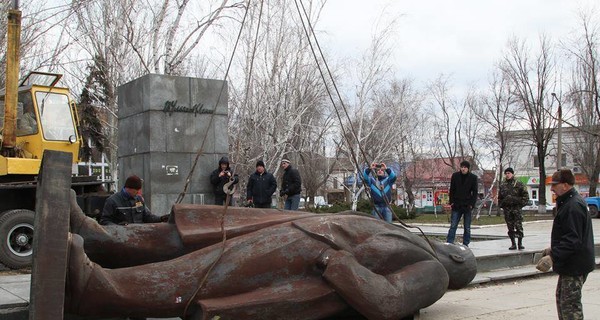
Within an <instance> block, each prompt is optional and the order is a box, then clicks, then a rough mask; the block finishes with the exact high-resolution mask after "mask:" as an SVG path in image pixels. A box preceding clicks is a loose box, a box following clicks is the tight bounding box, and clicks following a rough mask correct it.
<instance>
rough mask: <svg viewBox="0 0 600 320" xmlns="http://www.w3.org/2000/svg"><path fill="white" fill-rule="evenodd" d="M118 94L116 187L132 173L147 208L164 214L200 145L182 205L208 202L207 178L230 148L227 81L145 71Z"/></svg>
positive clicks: (174, 197) (173, 200)
mask: <svg viewBox="0 0 600 320" xmlns="http://www.w3.org/2000/svg"><path fill="white" fill-rule="evenodd" d="M118 94H119V112H118V118H119V124H118V130H119V133H118V137H119V139H118V148H119V149H118V158H119V183H118V186H117V188H118V190H120V189H121V188H122V187H123V183H125V179H126V178H127V176H129V175H132V174H136V175H138V176H139V177H140V178H142V179H144V189H143V193H144V198H145V200H146V204H147V205H148V206H149V207H150V210H151V211H152V212H153V213H154V214H157V215H162V214H166V213H169V212H170V210H171V206H172V205H173V204H174V202H175V200H176V199H177V197H178V195H179V194H180V193H181V192H182V191H183V188H184V185H185V183H186V178H187V176H188V174H189V173H190V170H191V168H192V166H193V164H194V161H195V158H196V154H197V152H198V150H200V149H201V148H202V151H203V152H202V156H201V157H200V158H199V159H198V163H197V165H196V168H195V170H194V175H193V177H192V179H191V181H190V184H189V186H188V190H187V193H186V197H185V199H184V201H183V203H198V204H203V203H204V204H212V203H213V199H214V197H213V193H212V185H211V184H210V182H209V176H210V173H211V172H212V171H213V170H214V169H216V168H217V166H218V161H219V159H220V158H221V156H223V155H227V154H228V151H229V144H228V138H227V121H228V118H227V83H226V82H224V81H220V80H209V79H198V78H188V77H175V76H165V75H156V74H149V75H146V76H143V77H141V78H138V79H136V80H133V81H131V82H129V83H126V84H124V85H122V86H120V87H119V92H118ZM213 113H214V114H213ZM205 136H206V139H205ZM204 140H205V141H204ZM203 141H204V145H202V143H203Z"/></svg>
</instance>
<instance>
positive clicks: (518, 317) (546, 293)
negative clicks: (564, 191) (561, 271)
mask: <svg viewBox="0 0 600 320" xmlns="http://www.w3.org/2000/svg"><path fill="white" fill-rule="evenodd" d="M557 280H558V276H557V275H556V274H551V275H542V276H537V277H533V278H521V279H518V280H512V281H509V282H496V283H490V284H486V285H481V286H472V287H468V288H466V289H461V290H457V291H449V292H447V293H446V294H445V295H444V296H443V297H442V298H441V299H440V300H438V301H437V302H436V303H435V304H433V305H432V306H430V307H428V308H425V309H423V310H421V312H420V314H419V316H418V319H419V320H454V319H457V320H458V319H461V320H474V319H493V320H546V319H558V316H557V314H556V304H555V298H554V291H555V289H556V282H557ZM582 301H583V312H584V316H585V319H586V320H597V319H600V269H596V270H595V271H594V272H592V273H590V274H589V276H588V279H587V281H586V283H585V284H584V286H583V298H582Z"/></svg>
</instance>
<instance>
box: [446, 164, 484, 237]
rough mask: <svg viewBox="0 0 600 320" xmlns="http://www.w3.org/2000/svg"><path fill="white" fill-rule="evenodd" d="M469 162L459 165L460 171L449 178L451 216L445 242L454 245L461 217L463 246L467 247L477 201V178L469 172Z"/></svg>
mask: <svg viewBox="0 0 600 320" xmlns="http://www.w3.org/2000/svg"><path fill="white" fill-rule="evenodd" d="M470 169H471V164H470V163H469V161H466V160H465V161H463V162H461V163H460V170H459V171H457V172H455V173H453V174H452V177H451V178H450V191H449V197H450V206H451V207H452V214H451V218H450V229H449V230H448V236H447V238H446V242H448V243H454V238H455V237H456V229H457V228H458V223H459V222H460V219H461V217H462V218H463V226H464V232H463V245H465V246H467V247H468V246H469V243H470V242H471V210H473V208H474V207H475V202H476V201H477V176H476V175H474V174H472V173H471V172H470Z"/></svg>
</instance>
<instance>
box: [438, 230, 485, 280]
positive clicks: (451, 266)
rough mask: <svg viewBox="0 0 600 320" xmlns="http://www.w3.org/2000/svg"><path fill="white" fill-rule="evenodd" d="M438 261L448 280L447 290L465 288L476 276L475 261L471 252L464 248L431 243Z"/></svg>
mask: <svg viewBox="0 0 600 320" xmlns="http://www.w3.org/2000/svg"><path fill="white" fill-rule="evenodd" d="M432 244H433V246H434V248H435V250H436V252H437V256H438V259H439V261H440V262H441V263H442V265H444V268H445V269H446V272H448V276H449V278H450V282H449V284H448V288H450V289H460V288H464V287H465V286H467V285H468V284H469V283H470V282H471V281H472V280H473V278H475V275H476V274H477V261H476V260H475V255H473V252H472V251H471V250H470V249H469V248H468V247H465V246H462V245H455V244H449V243H441V242H433V241H432Z"/></svg>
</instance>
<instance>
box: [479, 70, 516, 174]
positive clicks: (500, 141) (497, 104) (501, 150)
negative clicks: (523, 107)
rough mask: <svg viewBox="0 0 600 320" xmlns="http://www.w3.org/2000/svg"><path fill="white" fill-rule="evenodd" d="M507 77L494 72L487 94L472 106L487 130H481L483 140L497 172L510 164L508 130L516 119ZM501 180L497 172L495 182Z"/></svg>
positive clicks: (500, 171) (514, 105)
mask: <svg viewBox="0 0 600 320" xmlns="http://www.w3.org/2000/svg"><path fill="white" fill-rule="evenodd" d="M511 92H512V90H511V87H510V84H509V81H508V79H506V78H505V77H503V76H502V74H499V73H494V74H493V75H492V78H491V80H490V83H489V89H488V91H487V95H485V96H483V97H482V103H480V104H477V105H475V106H474V108H472V111H473V113H474V114H475V116H476V117H477V119H478V120H479V121H481V122H482V123H484V124H485V126H486V129H487V130H483V131H482V135H481V138H482V140H483V142H484V143H485V144H486V145H487V146H488V147H489V149H491V150H492V156H493V158H494V159H495V160H496V161H495V164H496V168H497V172H498V173H502V172H503V170H504V166H505V165H510V163H511V161H512V160H511V154H510V148H509V146H510V144H509V134H507V132H508V131H510V129H511V128H512V127H513V126H514V124H515V122H516V119H515V114H516V112H517V111H516V110H515V108H516V107H517V105H516V104H515V103H514V100H513V99H514V96H513V95H512V94H511ZM501 181H502V175H501V174H499V176H498V177H497V182H498V183H500V182H501Z"/></svg>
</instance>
